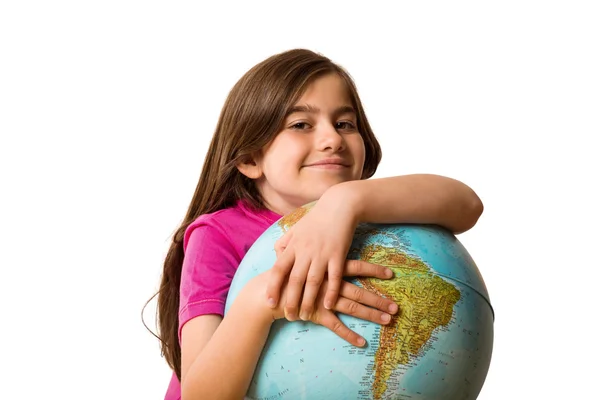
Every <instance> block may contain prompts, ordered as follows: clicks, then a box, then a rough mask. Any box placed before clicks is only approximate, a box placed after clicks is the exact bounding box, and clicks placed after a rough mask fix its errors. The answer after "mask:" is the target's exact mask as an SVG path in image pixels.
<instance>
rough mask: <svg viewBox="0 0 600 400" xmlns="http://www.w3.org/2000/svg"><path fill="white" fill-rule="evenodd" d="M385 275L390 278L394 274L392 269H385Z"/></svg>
mask: <svg viewBox="0 0 600 400" xmlns="http://www.w3.org/2000/svg"><path fill="white" fill-rule="evenodd" d="M385 276H386V277H387V278H391V277H392V276H394V271H392V270H391V269H388V270H386V271H385Z"/></svg>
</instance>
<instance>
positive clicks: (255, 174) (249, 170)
mask: <svg viewBox="0 0 600 400" xmlns="http://www.w3.org/2000/svg"><path fill="white" fill-rule="evenodd" d="M236 167H237V169H238V171H240V172H241V173H242V174H244V175H246V176H247V177H248V178H250V179H258V178H260V177H261V176H262V175H263V173H262V168H261V167H260V165H259V163H258V162H257V160H256V159H254V158H252V157H250V156H247V157H245V158H244V159H243V160H242V161H241V162H240V163H238V164H237V165H236Z"/></svg>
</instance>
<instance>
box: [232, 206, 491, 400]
mask: <svg viewBox="0 0 600 400" xmlns="http://www.w3.org/2000/svg"><path fill="white" fill-rule="evenodd" d="M309 210H310V205H308V206H305V207H302V208H300V209H298V210H297V211H295V212H293V213H291V214H290V215H287V216H284V217H283V218H282V219H280V220H279V221H277V222H276V223H275V224H273V225H272V226H271V227H269V228H268V229H267V230H266V231H265V232H264V233H263V234H262V235H261V236H260V237H259V238H258V239H257V241H256V242H255V243H254V245H253V246H252V247H251V248H250V249H249V250H248V252H247V254H246V256H245V257H244V259H243V260H242V262H241V264H240V266H239V268H238V271H237V272H236V275H235V277H234V279H233V281H232V284H231V288H230V291H229V295H228V298H227V303H226V309H225V310H226V311H225V313H227V311H228V310H229V308H230V306H231V303H232V302H233V300H234V299H235V297H236V295H237V293H239V291H240V290H241V288H242V287H243V286H244V285H245V284H246V283H247V282H248V281H249V280H250V279H252V278H253V277H255V276H256V275H258V274H260V273H262V272H264V271H266V270H267V269H269V268H271V267H272V266H273V264H274V263H275V260H276V255H275V250H274V245H275V242H276V241H277V239H279V238H280V237H281V236H282V235H283V234H284V233H285V231H286V230H287V229H289V228H290V227H291V226H293V224H294V223H295V222H296V221H298V220H299V219H300V218H301V217H302V216H303V215H304V214H305V213H306V212H309ZM348 258H349V259H362V260H365V261H368V262H372V263H374V264H380V265H385V266H387V267H389V268H391V269H392V270H393V271H394V274H395V276H394V278H392V279H390V280H380V279H375V278H373V279H371V278H357V279H352V280H351V282H353V283H355V284H357V285H360V286H362V287H365V288H366V289H368V290H370V291H373V292H375V293H378V294H380V295H384V296H386V297H390V298H392V299H393V300H394V301H395V302H396V303H397V304H398V305H399V308H400V311H399V312H398V313H397V315H395V316H394V317H393V318H392V321H391V322H390V323H389V324H388V325H378V324H375V323H371V322H367V321H364V320H360V319H357V318H354V317H351V316H348V315H343V314H340V319H341V321H342V322H343V323H344V324H345V325H346V326H348V327H350V329H352V330H354V331H355V332H357V333H358V334H360V335H361V336H363V337H364V338H365V339H367V345H366V346H364V347H363V348H359V347H355V346H353V345H350V344H349V343H347V342H346V341H344V340H343V339H341V338H339V337H338V336H337V335H335V334H334V333H333V332H331V331H330V330H328V329H327V328H324V327H323V326H320V325H316V324H314V323H311V322H305V321H294V322H289V321H287V320H285V319H282V320H278V321H275V322H274V324H273V326H272V328H271V331H270V334H269V338H268V339H267V343H266V345H265V347H264V349H263V352H262V354H261V357H260V359H259V362H258V365H257V367H256V370H255V373H254V376H253V379H252V382H251V384H250V387H249V390H248V393H247V395H246V396H247V397H246V398H247V399H254V400H274V399H288V400H292V399H293V400H296V399H307V400H320V399H323V400H334V399H340V400H348V399H360V400H363V399H364V400H366V399H374V400H390V399H428V400H429V399H436V400H438V399H475V398H477V396H478V395H479V392H480V391H481V388H482V386H483V383H484V381H485V378H486V376H487V372H488V369H489V365H490V361H491V356H492V347H493V322H494V313H493V309H492V307H491V303H490V299H489V295H488V292H487V289H486V286H485V283H484V281H483V279H482V277H481V274H480V273H479V270H478V268H477V266H476V264H475V262H474V261H473V259H472V258H471V256H470V255H469V254H468V252H467V251H466V249H465V248H464V246H463V245H462V244H461V243H460V241H459V240H458V239H457V238H456V237H455V236H454V235H452V234H451V233H450V232H449V231H447V230H445V229H443V228H440V227H437V226H430V225H425V226H422V225H393V224H390V225H375V224H360V225H359V226H358V228H357V229H356V232H355V235H354V240H353V242H352V245H351V247H350V251H349V255H348ZM240 329H243V326H241V327H240Z"/></svg>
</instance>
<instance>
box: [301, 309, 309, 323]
mask: <svg viewBox="0 0 600 400" xmlns="http://www.w3.org/2000/svg"><path fill="white" fill-rule="evenodd" d="M300 319H301V320H302V321H306V320H307V319H308V314H307V313H306V312H305V311H301V312H300Z"/></svg>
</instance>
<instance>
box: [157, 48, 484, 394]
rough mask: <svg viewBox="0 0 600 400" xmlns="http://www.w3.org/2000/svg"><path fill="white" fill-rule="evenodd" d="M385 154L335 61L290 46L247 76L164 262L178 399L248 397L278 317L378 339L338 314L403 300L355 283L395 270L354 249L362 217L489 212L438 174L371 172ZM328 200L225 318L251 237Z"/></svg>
mask: <svg viewBox="0 0 600 400" xmlns="http://www.w3.org/2000/svg"><path fill="white" fill-rule="evenodd" d="M380 158H381V150H380V147H379V144H378V142H377V140H376V139H375V136H374V134H373V132H372V130H371V128H370V126H369V123H368V121H367V118H366V116H365V113H364V110H363V107H362V104H361V101H360V99H359V96H358V93H357V90H356V87H355V85H354V83H353V81H352V79H351V77H350V76H349V75H348V73H347V72H346V71H345V70H344V69H343V68H341V67H340V66H338V65H336V64H334V63H332V62H331V61H330V60H329V59H328V58H326V57H324V56H322V55H319V54H315V53H314V52H311V51H308V50H302V49H300V50H291V51H287V52H284V53H281V54H277V55H274V56H272V57H270V58H268V59H266V60H264V61H263V62H261V63H259V64H257V65H256V66H254V67H253V68H252V69H250V70H249V71H248V72H247V73H246V74H245V75H244V76H243V77H242V78H241V79H240V80H239V81H238V82H237V83H236V84H235V86H234V87H233V89H232V90H231V92H230V93H229V96H228V98H227V100H226V101H225V104H224V106H223V109H222V112H221V115H220V118H219V121H218V124H217V127H216V130H215V133H214V136H213V138H212V142H211V144H210V147H209V149H208V153H207V156H206V159H205V163H204V166H203V169H202V172H201V175H200V180H199V182H198V185H197V187H196V191H195V193H194V196H193V198H192V201H191V204H190V206H189V209H188V211H187V214H186V216H185V219H184V221H183V223H182V224H181V226H180V227H179V229H178V230H177V231H176V233H175V235H174V237H173V242H172V244H171V247H170V249H169V252H168V254H167V257H166V260H165V263H164V271H163V276H162V282H161V285H160V289H159V292H158V323H159V335H160V340H161V346H162V352H163V354H164V356H165V357H166V359H167V362H168V363H169V365H170V367H171V368H172V369H173V370H174V375H173V378H172V380H171V384H170V386H169V389H168V391H167V395H166V399H178V398H183V399H184V400H187V399H242V398H243V397H244V394H245V393H246V391H247V388H248V386H249V384H250V379H251V378H252V375H253V371H254V369H255V367H256V363H257V361H258V358H259V356H260V353H261V351H262V348H263V346H264V343H265V341H266V339H267V336H268V333H269V329H270V326H271V324H272V322H273V321H274V320H275V319H278V318H287V319H289V320H295V319H297V318H302V319H304V320H309V321H312V322H314V323H318V324H322V325H324V326H326V327H328V328H329V329H331V330H332V331H334V332H335V333H336V334H338V335H340V336H341V337H343V338H344V339H346V340H347V341H348V342H350V343H352V344H354V345H357V346H362V345H364V343H365V341H364V339H363V338H361V337H360V336H359V335H357V334H356V333H355V332H353V331H351V330H349V329H348V328H347V327H345V326H344V325H343V324H342V323H341V322H340V320H339V319H338V318H337V317H336V314H335V312H341V313H346V314H350V315H354V316H356V317H359V318H362V319H365V320H369V321H372V322H376V323H382V324H385V323H387V322H389V320H390V314H393V313H395V312H397V305H395V304H393V303H392V302H390V301H389V300H387V299H384V298H381V297H378V296H376V295H374V294H372V293H369V292H367V291H366V290H364V289H362V288H359V287H357V286H354V285H353V284H351V283H349V282H347V281H345V280H342V278H343V277H344V276H351V275H362V276H373V277H378V278H390V277H391V276H392V273H391V271H390V270H389V269H387V268H384V267H381V266H377V265H372V264H368V263H365V262H361V261H346V260H345V257H346V254H347V252H348V250H349V246H350V243H351V239H352V236H353V234H354V229H355V228H356V226H357V224H358V223H360V222H363V221H365V222H373V223H386V222H403V223H426V224H438V225H441V226H444V227H446V228H448V229H449V230H451V231H452V232H454V233H460V232H463V231H466V230H468V229H470V228H471V227H472V226H473V225H474V224H475V223H476V221H477V219H478V218H479V216H480V214H481V212H482V210H483V206H482V204H481V201H480V200H479V198H478V197H477V195H476V194H475V193H474V192H473V191H472V190H471V189H470V188H469V187H468V186H466V185H464V184H463V183H461V182H458V181H456V180H453V179H449V178H445V177H441V176H435V175H410V176H401V177H394V178H385V179H373V180H367V178H370V177H371V176H372V175H373V174H374V173H375V170H376V168H377V165H378V163H379V161H380ZM315 200H319V201H318V203H317V204H316V205H315V206H314V208H313V209H312V210H311V211H310V213H308V214H307V215H306V216H305V217H303V218H302V220H301V221H299V222H298V223H297V224H296V225H294V227H293V228H292V229H290V230H289V231H288V232H287V233H286V235H284V236H283V237H282V238H281V239H280V241H279V242H278V243H277V246H276V251H277V255H278V259H277V262H276V263H275V265H274V267H273V268H272V269H271V270H269V271H267V272H265V273H263V274H261V275H259V276H257V277H256V278H254V279H252V280H251V281H250V282H249V283H248V284H247V285H246V286H245V287H244V288H243V290H242V291H241V292H240V293H239V295H238V297H237V298H236V300H235V302H234V303H233V304H232V306H231V309H230V311H229V312H228V313H227V315H226V316H223V312H224V305H225V300H226V297H227V292H228V289H229V285H230V283H231V280H232V278H233V275H234V274H235V271H236V269H237V267H238V265H239V263H240V261H241V260H242V258H243V257H244V255H245V253H246V251H247V250H248V249H249V247H250V246H251V245H252V244H253V243H254V241H255V240H256V239H257V238H258V236H260V234H261V233H262V232H264V231H265V230H266V228H268V227H269V226H270V225H271V224H273V223H274V222H275V221H277V219H279V218H280V217H281V216H282V215H284V214H287V213H288V212H290V211H292V210H294V209H296V208H298V207H300V206H302V205H304V204H306V203H309V202H312V201H315ZM332 227H335V229H334V228H332ZM241 326H243V327H244V329H243V330H241V329H240V327H241Z"/></svg>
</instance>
